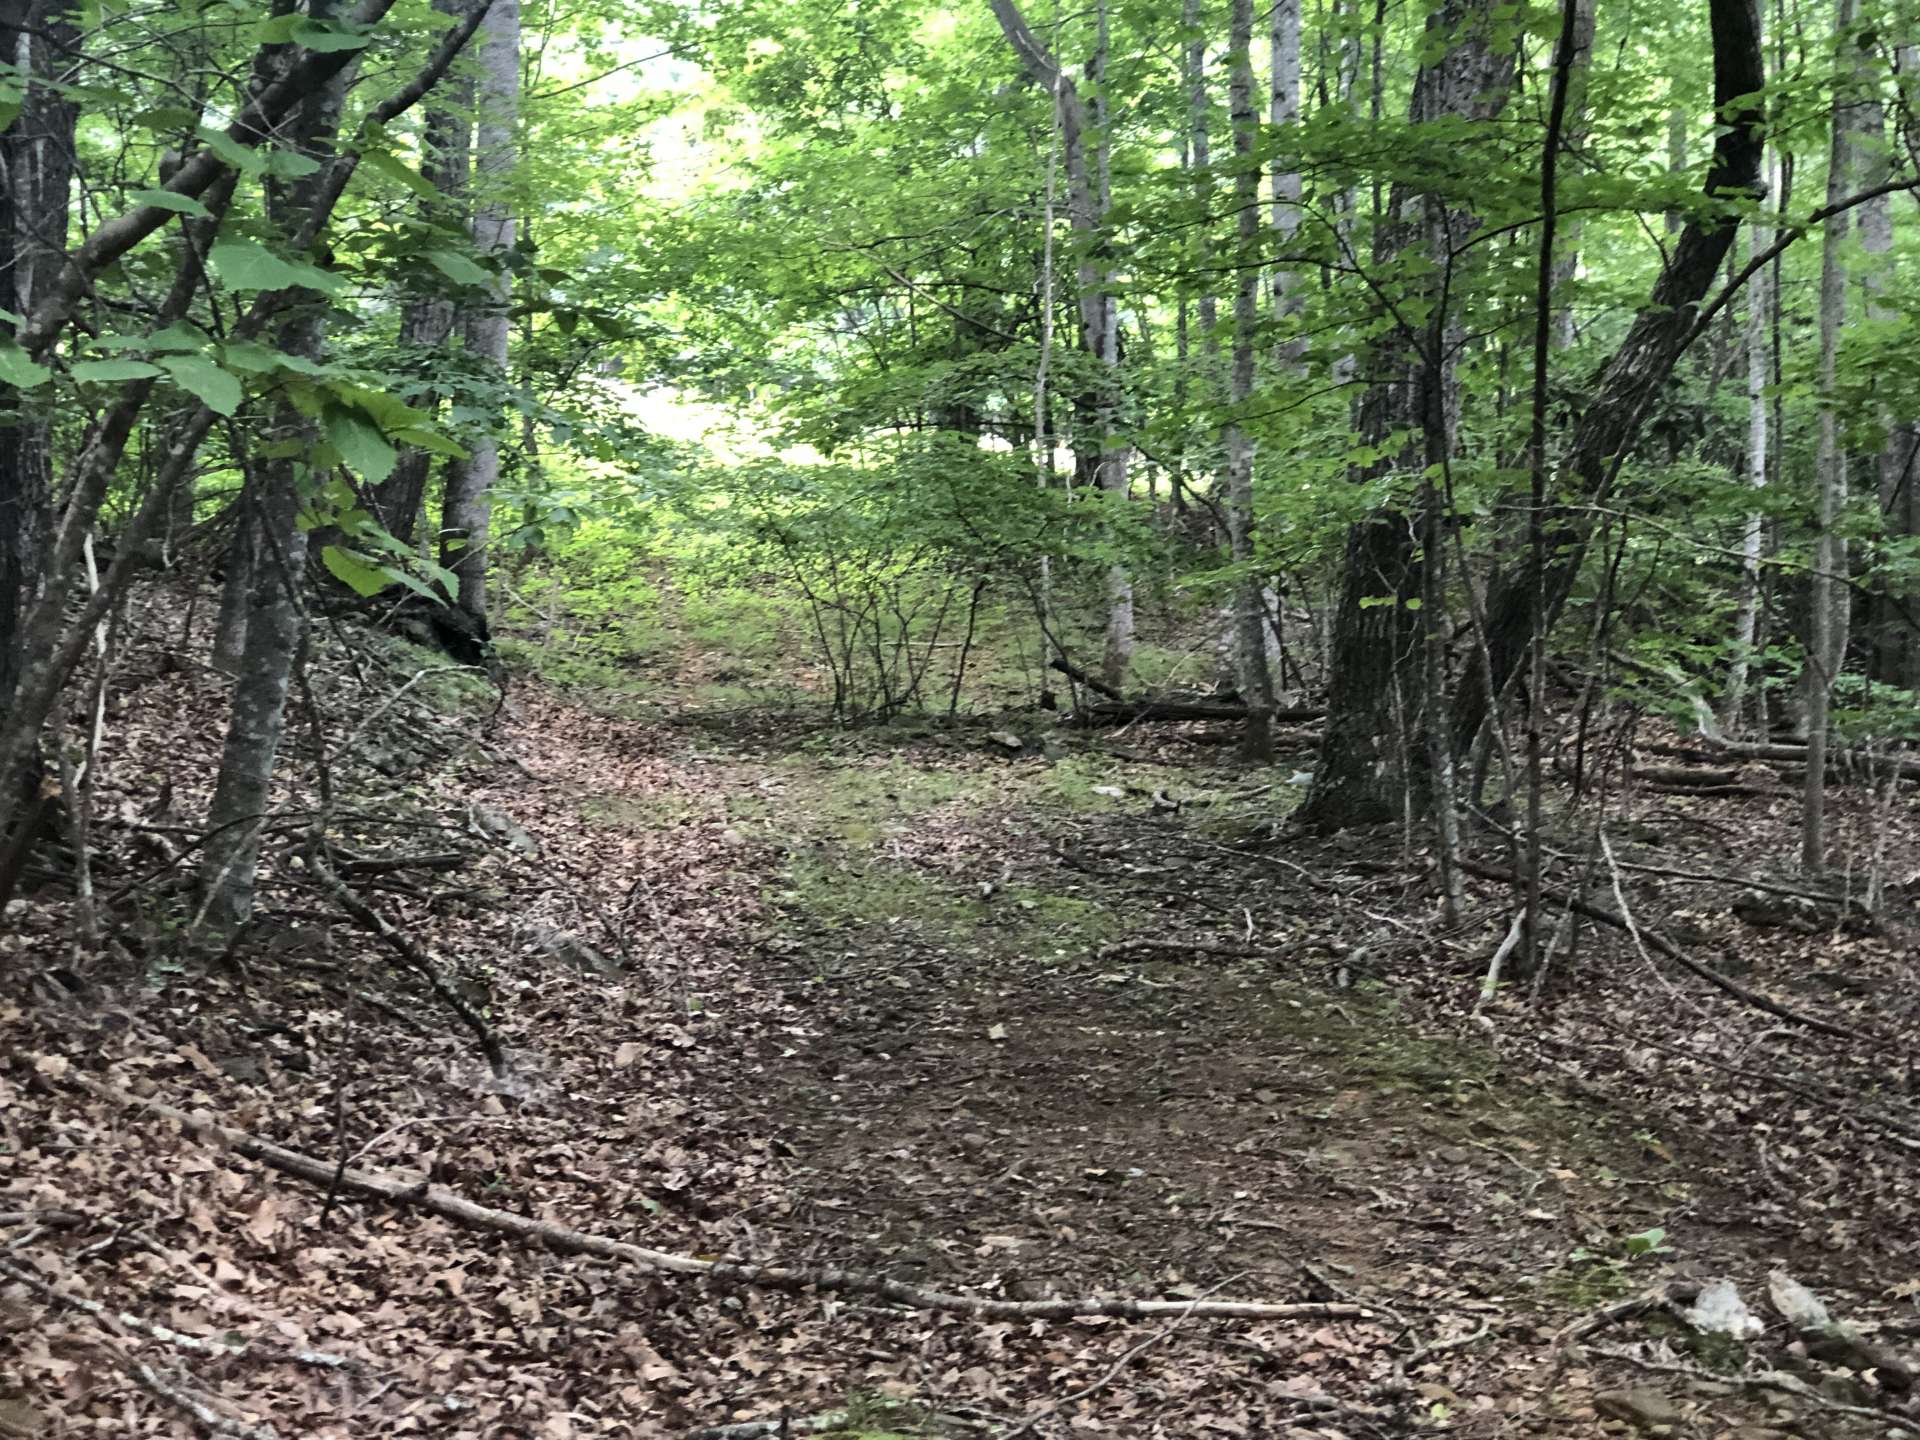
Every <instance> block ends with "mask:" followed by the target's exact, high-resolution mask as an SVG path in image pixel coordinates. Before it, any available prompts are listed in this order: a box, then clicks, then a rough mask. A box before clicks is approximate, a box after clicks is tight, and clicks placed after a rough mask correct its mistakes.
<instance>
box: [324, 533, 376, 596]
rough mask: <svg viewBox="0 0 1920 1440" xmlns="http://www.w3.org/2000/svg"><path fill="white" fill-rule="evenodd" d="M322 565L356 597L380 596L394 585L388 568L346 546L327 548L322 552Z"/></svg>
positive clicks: (330, 546) (329, 546)
mask: <svg viewBox="0 0 1920 1440" xmlns="http://www.w3.org/2000/svg"><path fill="white" fill-rule="evenodd" d="M320 563H321V564H323V565H325V566H326V567H327V569H328V570H329V571H331V572H332V574H333V578H334V579H336V580H338V581H339V582H340V583H341V584H342V585H345V586H346V587H347V588H348V589H349V590H351V591H353V592H354V594H356V595H365V596H373V595H378V594H379V593H380V592H381V591H382V590H384V589H386V588H387V587H388V586H389V585H391V584H392V583H393V578H392V577H391V576H390V575H389V574H388V573H387V567H386V566H384V565H379V564H376V563H374V562H373V561H372V560H370V559H368V558H367V557H366V556H365V555H362V554H361V553H360V552H359V551H358V550H349V549H347V548H346V547H345V546H344V545H328V546H327V547H325V548H324V549H323V550H321V552H320Z"/></svg>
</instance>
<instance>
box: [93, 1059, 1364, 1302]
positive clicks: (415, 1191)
mask: <svg viewBox="0 0 1920 1440" xmlns="http://www.w3.org/2000/svg"><path fill="white" fill-rule="evenodd" d="M73 1078H74V1080H75V1082H76V1083H77V1084H79V1085H80V1086H82V1087H83V1088H84V1089H86V1090H87V1091H89V1092H90V1093H92V1094H95V1095H98V1096H100V1097H101V1098H103V1099H107V1100H111V1101H113V1102H114V1103H116V1104H119V1105H123V1106H126V1107H128V1108H131V1109H144V1110H149V1111H152V1112H153V1113H155V1114H158V1115H162V1116H165V1117H166V1118H167V1119H169V1120H172V1121H174V1122H175V1123H177V1124H178V1125H180V1127H181V1128H182V1129H183V1130H184V1131H185V1132H186V1133H187V1134H188V1135H191V1136H195V1137H201V1136H205V1137H209V1138H211V1139H213V1140H216V1141H218V1142H219V1143H220V1144H221V1145H223V1146H225V1147H226V1148H227V1149H229V1150H232V1151H234V1152H235V1153H236V1154H239V1155H242V1156H244V1157H246V1158H247V1159H250V1160H257V1161H259V1162H260V1163H261V1164H263V1165H267V1166H269V1167H271V1168H272V1169H275V1170H278V1171H280V1172H281V1173H282V1174H286V1175H292V1176H294V1177H296V1178H298V1179H301V1180H305V1181H307V1182H308V1183H309V1184H313V1185H318V1186H322V1187H325V1186H326V1185H328V1184H330V1183H332V1181H333V1179H334V1176H335V1172H336V1170H337V1169H338V1167H337V1165H336V1164H334V1163H332V1162H329V1161H326V1160H319V1159H315V1158H314V1157H313V1156H310V1155H303V1154H301V1153H300V1152H299V1151H297V1150H289V1149H287V1148H286V1147H285V1146H281V1145H276V1144H274V1143H273V1142H271V1141H269V1140H263V1139H261V1138H260V1137H258V1136H256V1135H251V1134H248V1133H247V1132H245V1131H242V1130H233V1129H229V1128H227V1127H226V1126H222V1125H217V1124H212V1123H210V1122H208V1121H205V1120H203V1119H198V1118H196V1117H194V1116H192V1115H188V1114H187V1113H186V1112H185V1111H182V1110H177V1109H175V1108H174V1107H173V1106H170V1105H165V1104H162V1103H161V1102H159V1101H157V1100H148V1099H143V1098H141V1097H139V1096H136V1095H130V1094H127V1093H126V1092H124V1091H121V1090H117V1089H115V1088H114V1087H113V1086H111V1085H107V1084H105V1083H103V1082H101V1081H98V1080H95V1079H93V1078H92V1077H91V1076H85V1075H76V1076H74V1077H73ZM340 1186H341V1189H342V1191H343V1192H353V1193H355V1194H359V1195H363V1196H367V1197H369V1198H371V1199H376V1200H384V1201H387V1202H389V1203H392V1204H401V1205H411V1206H416V1207H418V1208H419V1209H422V1210H425V1211H426V1212H428V1213H429V1214H432V1215H438V1216H440V1217H441V1218H442V1219H444V1220H451V1221H453V1222H454V1223H455V1224H459V1225H465V1226H467V1227H469V1228H471V1229H476V1230H486V1231H491V1232H493V1233H495V1234H502V1235H511V1236H513V1237H515V1238H516V1239H519V1240H522V1241H526V1242H529V1243H532V1244H537V1245H542V1246H545V1247H546V1248H547V1249H549V1250H552V1251H555V1252H556V1253H559V1254H562V1255H591V1256H594V1257H596V1258H598V1259H602V1260H608V1261H612V1262H614V1263H616V1264H621V1265H628V1266H632V1267H633V1268H635V1269H638V1270H642V1271H646V1272H650V1273H656V1274H668V1275H685V1276H692V1277H699V1278H702V1279H706V1280H711V1281H713V1282H715V1283H717V1284H722V1285H747V1286H759V1287H762V1288H765V1289H770V1290H782V1291H788V1292H794V1293H803V1292H807V1291H821V1292H827V1293H834V1294H844V1295H875V1296H879V1297H881V1298H882V1299H886V1300H891V1301H894V1302H895V1303H897V1304H900V1305H904V1306H907V1307H909V1308H911V1309H915V1310H930V1311H937V1312H940V1313H944V1314H953V1315H969V1316H972V1317H974V1318H976V1319H996V1320H1078V1319H1090V1318H1093V1317H1095V1316H1112V1317H1116V1318H1121V1319H1130V1320H1143V1319H1157V1318H1160V1317H1162V1316H1170V1315H1181V1316H1185V1315H1187V1314H1189V1313H1191V1314H1192V1315H1193V1316H1195V1317H1197V1318H1201V1319H1213V1320H1355V1321H1373V1320H1377V1319H1379V1318H1380V1315H1379V1313H1378V1312H1377V1311H1376V1310H1374V1309H1372V1308H1370V1307H1368V1306H1364V1305H1330V1304H1320V1303H1317V1302H1314V1303H1304V1304H1266V1303H1260V1302H1255V1301H1237V1300H1235V1301H1224V1300H1223V1301H1209V1302H1193V1301H1183V1300H1130V1299H1123V1298H1119V1297H1114V1298H1102V1297H1099V1296H1088V1297H1082V1298H1075V1299H1060V1300H993V1299H989V1298H988V1297H986V1296H980V1295H957V1294H948V1293H943V1292H941V1291H937V1290H925V1289H921V1288H920V1287H918V1286H914V1285H908V1284H905V1283H904V1282H902V1281H899V1280H894V1279H892V1278H890V1277H888V1276H885V1275H878V1274H874V1273H871V1272H868V1271H860V1270H842V1269H838V1268H833V1267H823V1268H798V1267H787V1266H777V1265H750V1264H740V1263H736V1262H732V1261H726V1260H701V1259H697V1258H695V1257H693V1256H690V1255H676V1254H672V1253H670V1252H667V1251H662V1250H650V1249H647V1248H645V1247H643V1246H639V1245H634V1244H630V1243H628V1242H627V1241H624V1240H614V1239H611V1238H609V1237H607V1236H603V1235H595V1234H592V1233H590V1232H587V1231H581V1230H575V1229H573V1228H571V1227H570V1226H566V1225H561V1224H558V1223H557V1222H554V1221H549V1220H536V1219H534V1218H532V1217H531V1216H527V1215H521V1214H517V1213H515V1212H513V1211H510V1210H496V1209H494V1208H492V1207H491V1206H486V1205H478V1204H475V1203H474V1202H473V1201H471V1200H468V1199H466V1198H465V1197H464V1196H461V1195H458V1194H455V1193H454V1192H453V1191H451V1190H448V1189H446V1188H444V1187H442V1186H438V1185H433V1184H430V1183H429V1182H428V1181H427V1180H425V1179H424V1178H422V1179H420V1180H416V1181H414V1182H413V1183H411V1184H407V1183H402V1182H401V1181H398V1180H390V1179H387V1178H386V1177H384V1176H380V1175H372V1174H368V1173H366V1172H364V1171H359V1170H352V1169H349V1170H346V1171H345V1172H344V1173H342V1174H341V1176H340Z"/></svg>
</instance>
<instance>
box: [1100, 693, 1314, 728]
mask: <svg viewBox="0 0 1920 1440" xmlns="http://www.w3.org/2000/svg"><path fill="white" fill-rule="evenodd" d="M1326 714H1327V712H1326V710H1325V709H1324V708H1322V707H1320V706H1315V705H1295V706H1290V707H1288V708H1285V709H1279V710H1275V711H1273V712H1272V713H1271V715H1270V716H1269V718H1270V719H1271V720H1272V721H1273V723H1274V724H1276V725H1292V724H1304V723H1305V722H1307V721H1309V720H1323V719H1325V718H1326ZM1074 718H1075V719H1076V720H1078V721H1079V722H1080V723H1081V724H1083V725H1121V724H1126V723H1128V722H1130V721H1134V720H1245V719H1246V718H1247V707H1246V706H1244V705H1229V704H1222V703H1219V702H1214V701H1205V700H1153V699H1144V700H1109V701H1106V702H1104V703H1102V704H1098V705H1083V706H1081V707H1080V708H1079V709H1078V710H1076V711H1075V712H1074Z"/></svg>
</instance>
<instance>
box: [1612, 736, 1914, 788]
mask: <svg viewBox="0 0 1920 1440" xmlns="http://www.w3.org/2000/svg"><path fill="white" fill-rule="evenodd" d="M1634 748H1636V749H1639V750H1644V751H1646V752H1647V753H1648V754H1650V755H1669V756H1673V757H1674V758H1676V759H1681V760H1725V759H1727V758H1728V757H1736V758H1739V759H1742V760H1758V761H1761V762H1762V763H1764V764H1768V765H1800V766H1804V765H1805V764H1806V763H1807V747H1806V746H1804V745H1781V744H1776V743H1772V742H1767V743H1762V742H1759V741H1747V740H1717V739H1715V738H1714V737H1712V736H1710V735H1701V736H1698V737H1696V738H1695V740H1694V743H1693V744H1691V745H1669V744H1664V743H1662V742H1660V741H1656V740H1642V741H1640V742H1638V744H1637V745H1636V746H1635V747H1634ZM1827 761H1828V767H1829V775H1830V778H1834V779H1839V778H1843V777H1844V776H1846V775H1848V774H1865V775H1869V776H1872V777H1873V778H1875V779H1878V778H1879V777H1881V776H1883V775H1887V774H1893V775H1897V776H1899V777H1900V778H1901V779H1902V780H1920V756H1913V755H1890V754H1876V753H1874V752H1873V751H1871V750H1861V749H1858V748H1836V749H1831V750H1828V751H1827Z"/></svg>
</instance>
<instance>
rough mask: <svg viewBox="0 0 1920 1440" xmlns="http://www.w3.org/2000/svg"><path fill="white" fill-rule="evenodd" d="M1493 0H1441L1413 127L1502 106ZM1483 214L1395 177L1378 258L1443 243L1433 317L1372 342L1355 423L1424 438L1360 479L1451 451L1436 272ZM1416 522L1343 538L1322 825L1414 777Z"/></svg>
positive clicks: (1320, 782)
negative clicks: (1436, 54)
mask: <svg viewBox="0 0 1920 1440" xmlns="http://www.w3.org/2000/svg"><path fill="white" fill-rule="evenodd" d="M1495 8H1496V6H1495V4H1494V3H1493V0H1446V3H1445V4H1444V5H1443V6H1442V7H1441V8H1440V9H1439V10H1437V11H1435V12H1434V13H1433V14H1432V15H1431V16H1429V18H1428V23H1427V34H1428V43H1429V44H1434V43H1439V44H1441V45H1443V46H1444V47H1445V48H1444V52H1443V53H1442V54H1441V56H1440V58H1439V59H1437V60H1436V61H1434V62H1433V63H1432V64H1429V65H1424V66H1422V67H1421V69H1420V72H1419V74H1418V76H1417V77H1416V78H1415V81H1414V89H1413V100H1412V105H1411V109H1410V113H1409V118H1410V120H1411V121H1412V123H1414V124H1416V125H1419V124H1426V123H1432V122H1434V121H1437V120H1440V119H1442V118H1445V117H1451V116H1464V117H1467V118H1469V119H1480V120H1488V119H1492V118H1493V117H1494V116H1496V115H1497V114H1498V113H1499V112H1500V110H1501V109H1502V108H1503V107H1504V105H1505V103H1506V99H1507V95H1508V92H1509V89H1510V87H1511V82H1512V77H1513V56H1512V54H1511V53H1510V52H1509V53H1497V52H1496V51H1495V50H1494V49H1493V46H1492V44H1491V29H1492V24H1493V12H1494V10H1495ZM1475 223H1476V222H1475V221H1474V220H1473V218H1472V217H1471V216H1470V215H1467V214H1465V213H1464V212H1451V213H1450V212H1449V211H1448V208H1447V206H1446V205H1445V204H1444V203H1443V202H1442V201H1440V200H1439V199H1438V198H1435V197H1427V196H1421V195H1416V194H1415V193H1413V192H1412V191H1411V190H1410V189H1408V188H1407V187H1405V186H1399V185H1396V186H1395V187H1394V190H1393V193H1392V195H1391V197H1390V199H1389V201H1388V207H1387V217H1386V221H1385V225H1384V227H1383V230H1382V233H1381V238H1380V241H1379V243H1378V246H1377V258H1378V259H1379V260H1380V261H1381V262H1383V263H1385V262H1391V261H1392V259H1393V258H1394V257H1395V256H1397V255H1399V254H1400V253H1401V252H1402V251H1405V250H1407V249H1410V248H1412V247H1413V246H1416V245H1421V244H1425V245H1426V246H1428V247H1429V248H1430V249H1431V250H1435V251H1439V252H1441V253H1438V254H1435V255H1433V256H1432V257H1431V258H1432V259H1433V260H1434V262H1435V264H1434V268H1433V269H1432V271H1431V272H1430V273H1429V276H1428V279H1427V281H1426V282H1425V284H1426V287H1427V293H1426V294H1425V295H1423V296H1421V297H1420V300H1421V303H1422V304H1423V305H1424V306H1425V307H1426V308H1427V309H1428V311H1429V312H1430V314H1431V319H1430V322H1429V323H1428V324H1426V325H1425V326H1423V327H1421V329H1419V330H1416V329H1415V328H1414V324H1413V322H1412V321H1411V320H1402V321H1399V322H1397V323H1396V324H1394V326H1393V327H1392V328H1391V329H1390V330H1389V331H1388V332H1387V333H1386V335H1384V336H1383V337H1382V338H1381V339H1380V340H1377V341H1375V342H1374V343H1373V345H1372V347H1371V355H1370V357H1369V359H1370V363H1369V369H1370V371H1371V373H1372V374H1373V375H1374V376H1375V377H1376V378H1375V380H1374V383H1373V385H1372V387H1371V388H1370V389H1369V391H1368V392H1367V395H1366V398H1365V400H1364V401H1363V402H1362V404H1361V411H1360V433H1361V437H1362V440H1363V442H1364V443H1366V444H1369V445H1375V446H1384V445H1385V444H1386V442H1387V441H1388V440H1389V439H1390V438H1391V437H1392V436H1393V435H1395V434H1403V433H1411V434H1415V435H1420V436H1423V437H1424V444H1415V445H1410V446H1408V447H1407V448H1406V449H1404V450H1402V451H1400V452H1399V453H1395V454H1389V455H1386V456H1384V457H1383V458H1382V459H1380V460H1378V461H1375V462H1373V463H1371V464H1369V465H1367V466H1364V467H1362V468H1360V469H1359V470H1358V471H1357V472H1356V473H1355V475H1354V480H1355V482H1356V483H1370V482H1374V481H1378V480H1380V479H1381V478H1383V477H1386V476H1391V475H1396V474H1413V473H1419V472H1420V471H1421V470H1422V469H1423V468H1424V467H1427V466H1430V465H1432V464H1435V463H1437V462H1442V461H1444V459H1445V456H1446V455H1447V454H1448V453H1450V430H1451V422H1452V414H1453V410H1454V408H1455V406H1454V400H1453V394H1452V392H1453V389H1454V385H1453V378H1452V365H1451V361H1450V358H1449V352H1450V351H1451V349H1452V346H1451V345H1450V344H1449V332H1450V330H1451V329H1452V327H1453V323H1454V322H1451V321H1450V320H1449V319H1448V317H1447V315H1446V307H1445V305H1444V300H1443V296H1442V294H1441V291H1440V286H1439V277H1440V276H1442V275H1446V274H1448V273H1449V271H1450V268H1451V264H1452V255H1453V252H1454V251H1455V249H1457V247H1458V245H1459V243H1460V240H1461V239H1462V238H1463V237H1464V235H1465V234H1466V233H1467V232H1468V231H1470V230H1471V229H1472V228H1473V227H1474V225H1475ZM1415 528H1416V524H1415V520H1414V518H1413V517H1412V516H1410V515H1409V514H1408V513H1407V511H1406V510H1405V509H1404V508H1403V507H1402V506H1400V505H1397V504H1389V505H1386V506H1383V507H1382V508H1380V509H1378V510H1376V511H1374V513H1373V514H1371V515H1369V516H1368V517H1367V518H1366V519H1364V520H1362V521H1360V522H1359V523H1358V524H1356V525H1354V526H1353V528H1352V529H1351V530H1349V531H1348V534H1347V552H1346V568H1345V578H1344V581H1343V585H1342V592H1341V597H1340V606H1339V611H1338V614H1337V615H1336V617H1335V620H1334V629H1333V648H1332V654H1331V656H1330V659H1329V663H1328V669H1329V673H1330V675H1331V677H1332V678H1331V682H1330V684H1329V687H1328V697H1327V706H1328V715H1329V720H1328V724H1327V728H1326V732H1325V735H1324V738H1323V739H1322V742H1321V747H1320V762H1319V765H1318V767H1317V768H1316V770H1315V772H1314V777H1313V784H1312V786H1311V787H1310V788H1309V790H1308V792H1307V798H1306V800H1305V801H1304V802H1303V803H1302V805H1301V807H1300V811H1299V815H1300V819H1301V820H1302V821H1303V822H1304V823H1306V824H1308V825H1312V826H1314V827H1316V828H1321V829H1338V828H1340V827H1342V826H1346V825H1356V824H1365V823H1369V822H1374V821H1379V820H1385V819H1389V818H1391V817H1392V816H1394V815H1395V814H1397V813H1399V811H1400V808H1401V805H1402V802H1403V801H1404V799H1405V798H1406V795H1407V792H1408V787H1409V786H1412V785H1414V784H1415V783H1416V779H1415V776H1414V774H1413V766H1412V765H1411V764H1410V763H1409V760H1410V757H1411V756H1412V754H1413V753H1414V748H1415V737H1417V736H1418V735H1419V733H1420V731H1419V728H1418V726H1419V723H1420V721H1419V717H1417V716H1415V715H1412V714H1409V713H1408V712H1409V710H1410V709H1414V708H1417V707H1418V697H1419V695H1420V693H1421V691H1422V689H1423V687H1422V686H1421V685H1420V684H1419V683H1418V678H1417V677H1418V675H1419V670H1418V668H1417V667H1415V668H1411V669H1409V668H1406V667H1407V662H1408V661H1410V660H1413V659H1415V658H1416V657H1417V656H1418V655H1419V653H1420V649H1419V638H1420V632H1419V625H1418V623H1417V616H1418V614H1419V609H1420V602H1421V600H1422V590H1423V582H1424V577H1423V576H1422V574H1421V573H1420V565H1419V562H1418V561H1417V559H1416V553H1417V552H1416V548H1415V544H1414V531H1415ZM1403 681H1404V682H1405V683H1403ZM1437 718H1438V717H1435V719H1436V722H1437Z"/></svg>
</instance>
